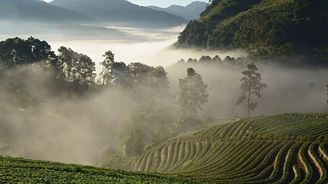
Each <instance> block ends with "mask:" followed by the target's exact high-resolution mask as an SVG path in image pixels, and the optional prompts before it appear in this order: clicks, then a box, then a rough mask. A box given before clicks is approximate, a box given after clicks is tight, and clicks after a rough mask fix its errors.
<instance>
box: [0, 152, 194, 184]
mask: <svg viewBox="0 0 328 184" xmlns="http://www.w3.org/2000/svg"><path fill="white" fill-rule="evenodd" d="M0 183H24V184H25V183H40V184H41V183H42V184H47V183H56V184H60V183H63V184H64V183H65V184H66V183H90V184H91V183H106V184H108V183H168V184H171V183H190V181H186V180H179V179H175V178H169V177H164V176H159V175H146V174H141V173H139V174H137V173H131V172H124V171H114V170H108V169H101V168H95V167H86V166H79V165H67V164H61V163H53V162H43V161H32V160H25V159H15V158H5V157H0Z"/></svg>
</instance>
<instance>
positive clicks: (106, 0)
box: [50, 0, 187, 27]
mask: <svg viewBox="0 0 328 184" xmlns="http://www.w3.org/2000/svg"><path fill="white" fill-rule="evenodd" d="M50 4H52V5H55V6H59V7H65V8H67V9H71V10H74V11H77V12H83V13H85V14H87V15H88V16H90V17H93V18H95V19H97V20H100V21H102V22H107V23H111V24H112V25H113V24H115V23H116V24H128V25H133V26H144V25H149V26H164V27H166V26H167V27H174V26H179V25H182V24H185V23H187V21H186V20H185V19H184V18H182V17H179V16H176V15H173V14H169V13H166V12H162V11H157V10H153V9H150V8H147V7H143V6H139V5H136V4H133V3H130V2H129V1H126V0H122V1H116V0H94V1H89V0H70V1H68V0H54V1H52V2H50Z"/></svg>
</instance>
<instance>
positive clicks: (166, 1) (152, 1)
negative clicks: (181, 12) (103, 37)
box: [44, 0, 208, 7]
mask: <svg viewBox="0 0 328 184" xmlns="http://www.w3.org/2000/svg"><path fill="white" fill-rule="evenodd" d="M44 1H47V2H50V1H52V0H44ZM91 1H92V0H91ZM128 1H130V2H132V3H134V4H138V5H142V6H150V5H154V6H160V7H168V6H170V5H172V4H174V5H187V4H189V3H191V2H193V1H196V0H128ZM198 1H204V2H208V0H198Z"/></svg>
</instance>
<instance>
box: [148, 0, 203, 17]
mask: <svg viewBox="0 0 328 184" xmlns="http://www.w3.org/2000/svg"><path fill="white" fill-rule="evenodd" d="M207 6H208V3H205V2H201V1H195V2H192V3H191V4H189V5H187V6H179V5H171V6H169V7H167V8H160V7H157V6H149V8H151V9H154V10H159V11H164V12H167V13H171V14H174V15H178V16H180V17H183V18H185V19H186V20H194V19H198V18H199V16H200V14H201V13H202V12H203V11H204V10H205V9H206V7H207Z"/></svg>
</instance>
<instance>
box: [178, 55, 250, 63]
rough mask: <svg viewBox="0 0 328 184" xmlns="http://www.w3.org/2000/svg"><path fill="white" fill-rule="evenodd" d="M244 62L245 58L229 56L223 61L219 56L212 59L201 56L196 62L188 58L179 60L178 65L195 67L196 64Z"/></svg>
mask: <svg viewBox="0 0 328 184" xmlns="http://www.w3.org/2000/svg"><path fill="white" fill-rule="evenodd" d="M243 62H245V58H242V57H239V58H234V57H231V56H226V57H225V58H224V59H221V57H220V56H218V55H216V56H214V57H211V56H202V57H201V58H199V59H198V60H197V59H195V58H189V59H187V60H184V59H180V60H179V61H178V64H189V65H197V64H213V65H215V64H241V63H243Z"/></svg>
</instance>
